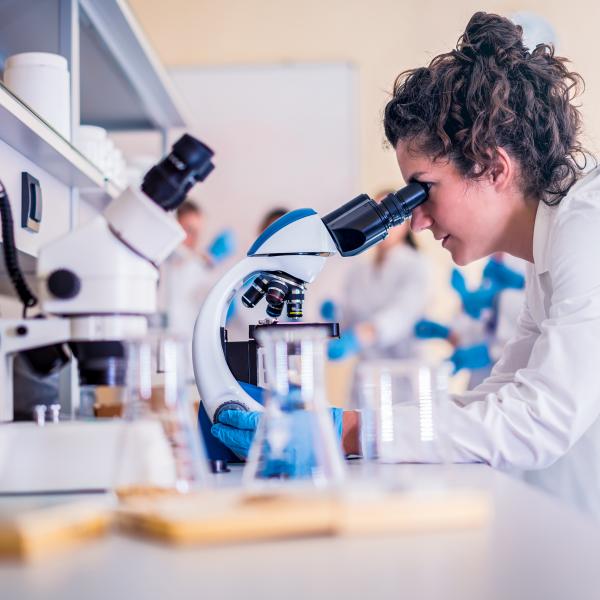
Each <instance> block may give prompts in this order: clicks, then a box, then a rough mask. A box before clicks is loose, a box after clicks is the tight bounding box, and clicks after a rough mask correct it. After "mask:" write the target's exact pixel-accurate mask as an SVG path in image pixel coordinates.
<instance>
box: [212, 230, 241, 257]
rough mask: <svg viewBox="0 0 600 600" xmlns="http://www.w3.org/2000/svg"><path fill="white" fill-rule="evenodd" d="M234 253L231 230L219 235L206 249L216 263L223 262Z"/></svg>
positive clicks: (233, 238)
mask: <svg viewBox="0 0 600 600" xmlns="http://www.w3.org/2000/svg"><path fill="white" fill-rule="evenodd" d="M234 252H235V235H234V233H233V231H232V230H231V229H225V230H224V231H222V232H221V233H219V234H218V235H217V236H216V237H215V238H214V240H213V241H212V242H211V244H210V246H209V247H208V253H209V254H210V257H211V258H212V260H213V261H214V262H216V263H218V262H220V261H222V260H225V259H226V258H227V257H228V256H231V255H232V254H233V253H234Z"/></svg>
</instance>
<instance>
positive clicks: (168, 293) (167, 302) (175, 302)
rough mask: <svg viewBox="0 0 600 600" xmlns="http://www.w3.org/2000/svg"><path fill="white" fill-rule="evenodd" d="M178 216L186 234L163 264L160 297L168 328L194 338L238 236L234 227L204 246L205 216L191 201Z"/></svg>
mask: <svg viewBox="0 0 600 600" xmlns="http://www.w3.org/2000/svg"><path fill="white" fill-rule="evenodd" d="M176 216H177V221H178V223H179V224H180V225H181V227H182V228H183V230H184V231H185V234H186V237H185V239H184V240H183V242H182V243H181V244H180V246H179V247H178V248H177V249H176V250H175V251H174V252H173V253H172V254H171V256H169V258H168V259H167V260H166V261H165V262H164V263H163V267H162V268H161V278H160V298H161V306H162V309H163V313H164V314H165V317H166V323H165V325H166V328H167V329H168V330H169V331H170V332H172V333H176V334H178V335H182V336H185V337H186V338H189V339H190V340H191V338H192V334H193V329H194V323H195V321H196V317H197V316H198V312H199V310H200V307H201V306H202V302H203V301H204V299H205V298H206V296H207V294H208V292H209V291H210V288H211V287H212V285H213V283H214V282H215V274H216V267H217V266H218V265H219V264H220V263H221V262H222V261H223V260H225V259H226V258H228V257H229V256H231V254H232V253H233V252H234V250H235V238H234V236H233V233H232V232H231V231H230V230H224V231H222V232H221V233H219V234H218V235H217V236H216V237H215V238H214V239H213V240H212V242H211V243H210V244H208V245H207V246H204V245H203V232H204V226H205V222H204V215H203V213H202V210H201V208H200V207H199V206H198V205H197V204H194V203H193V202H190V201H188V200H186V201H185V202H183V203H182V204H181V206H180V207H179V208H178V209H177V214H176Z"/></svg>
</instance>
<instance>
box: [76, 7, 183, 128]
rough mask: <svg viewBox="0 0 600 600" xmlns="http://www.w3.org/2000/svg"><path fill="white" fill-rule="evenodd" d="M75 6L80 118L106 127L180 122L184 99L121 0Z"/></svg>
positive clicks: (175, 125) (168, 125) (178, 125)
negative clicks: (78, 35)
mask: <svg viewBox="0 0 600 600" xmlns="http://www.w3.org/2000/svg"><path fill="white" fill-rule="evenodd" d="M79 6H80V9H81V11H80V15H81V17H80V52H81V74H80V78H81V122H82V123H90V124H93V125H99V126H101V127H105V128H106V129H109V130H140V129H161V130H168V129H171V128H182V127H186V125H187V123H188V122H189V119H188V118H187V115H186V110H185V107H184V104H183V102H182V101H181V99H180V98H179V95H178V93H177V91H176V90H175V88H174V86H173V85H172V83H171V81H170V79H169V76H168V74H167V72H166V71H165V69H164V68H163V66H162V64H161V63H160V61H159V60H158V58H157V57H156V55H155V53H154V51H153V50H152V48H151V47H150V44H149V43H148V41H147V40H146V37H145V35H144V33H143V31H142V30H141V28H140V26H139V25H138V24H137V22H136V20H135V17H134V16H133V14H132V13H131V10H130V9H129V7H128V5H127V3H126V2H124V1H123V0H79ZM106 90H111V92H110V94H106Z"/></svg>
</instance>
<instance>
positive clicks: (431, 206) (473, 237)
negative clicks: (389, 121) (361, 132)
mask: <svg viewBox="0 0 600 600" xmlns="http://www.w3.org/2000/svg"><path fill="white" fill-rule="evenodd" d="M396 156H397V158H398V165H399V166H400V171H401V172H402V176H403V178H404V181H406V182H410V181H421V182H424V183H428V184H430V190H429V197H428V198H427V200H426V201H425V202H424V203H423V204H421V206H418V207H417V208H416V209H415V210H414V211H413V213H412V219H411V227H412V229H413V231H415V232H418V231H422V230H424V229H430V230H431V232H432V233H433V236H434V237H435V239H436V240H440V241H441V243H442V246H443V247H444V248H445V249H446V250H448V252H450V254H451V255H452V259H453V260H454V262H455V263H456V264H457V265H466V264H468V263H470V262H472V261H474V260H477V259H479V258H483V257H484V256H488V255H490V254H492V253H494V252H496V251H498V250H500V249H502V241H503V237H504V236H505V235H506V231H507V228H508V225H509V222H510V202H508V201H507V199H506V198H505V197H504V196H506V193H505V192H504V191H503V190H505V188H504V187H501V186H498V185H497V183H496V182H495V181H494V178H493V176H492V175H489V176H486V177H484V178H483V179H481V180H472V179H467V178H465V177H463V176H462V175H461V174H460V173H459V172H458V170H457V169H456V167H455V166H454V165H453V164H452V163H451V162H449V161H447V160H437V161H433V160H432V159H431V158H429V157H427V156H426V155H425V154H422V153H420V152H416V151H415V150H414V149H413V147H412V146H410V145H409V143H408V142H406V141H402V140H401V141H399V142H398V144H397V146H396Z"/></svg>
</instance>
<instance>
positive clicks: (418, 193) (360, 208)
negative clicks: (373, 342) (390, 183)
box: [323, 181, 429, 256]
mask: <svg viewBox="0 0 600 600" xmlns="http://www.w3.org/2000/svg"><path fill="white" fill-rule="evenodd" d="M428 193H429V186H428V185H426V184H424V183H419V182H416V181H415V182H412V183H409V184H408V185H407V186H405V187H404V188H402V189H401V190H398V191H397V192H395V193H393V194H388V195H387V196H386V197H385V198H384V199H383V200H382V201H381V202H380V203H379V204H378V203H377V202H375V201H374V200H372V199H371V198H370V197H369V196H367V194H361V195H360V196H357V197H356V198H354V199H353V200H350V202H347V203H346V204H344V205H343V206H341V207H340V208H338V209H337V210H334V211H333V212H331V213H329V214H328V215H326V216H325V217H323V223H324V224H325V226H326V227H327V229H328V230H329V233H330V234H331V237H332V238H333V240H334V242H335V245H336V246H337V248H338V251H339V253H340V254H341V255H342V256H354V255H356V254H360V253H361V252H364V251H365V250H366V249H367V248H370V247H371V246H373V245H374V244H376V243H377V242H380V241H381V240H382V239H384V238H385V237H386V236H387V232H388V229H390V228H391V227H394V226H396V225H400V223H402V222H403V221H405V220H406V219H408V218H409V217H410V215H411V213H412V211H413V210H414V209H415V208H416V207H417V206H419V205H420V204H422V203H423V202H425V200H427V195H428Z"/></svg>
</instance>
